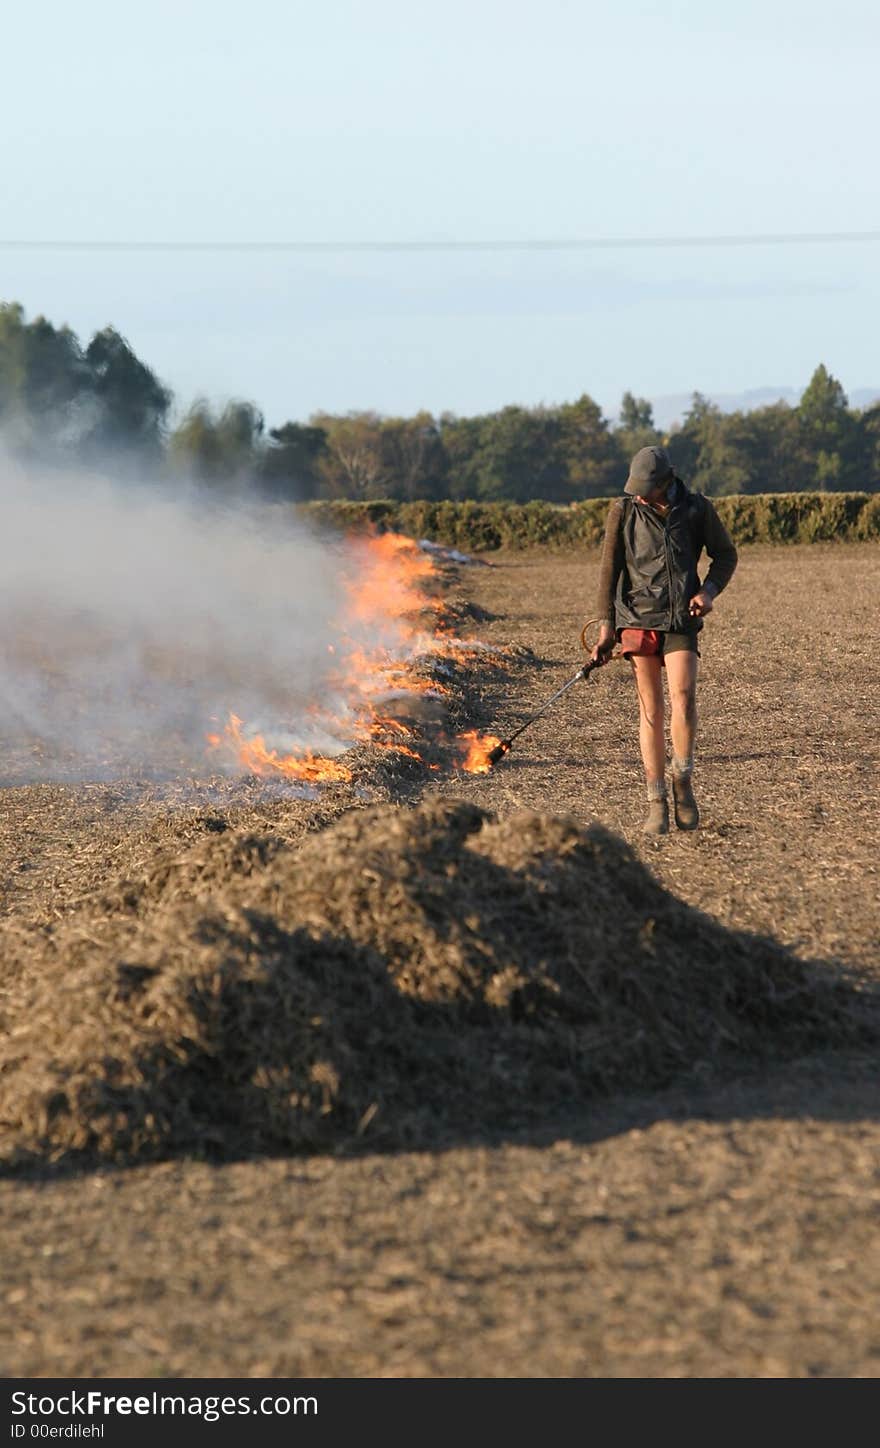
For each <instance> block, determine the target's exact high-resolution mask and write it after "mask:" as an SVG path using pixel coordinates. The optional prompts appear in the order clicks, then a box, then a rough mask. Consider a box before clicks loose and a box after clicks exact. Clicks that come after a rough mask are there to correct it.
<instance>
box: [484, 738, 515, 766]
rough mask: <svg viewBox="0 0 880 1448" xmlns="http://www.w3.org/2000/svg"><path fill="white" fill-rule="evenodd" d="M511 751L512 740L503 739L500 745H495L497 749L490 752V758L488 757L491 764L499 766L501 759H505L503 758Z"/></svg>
mask: <svg viewBox="0 0 880 1448" xmlns="http://www.w3.org/2000/svg"><path fill="white" fill-rule="evenodd" d="M509 749H510V740H509V739H502V741H501V743H500V744H496V745H495V748H494V749H492V750H490V752H489V756H488V761H489V764H497V763H498V761H499V759H503V758H504V756H505V754H507V752H508V750H509Z"/></svg>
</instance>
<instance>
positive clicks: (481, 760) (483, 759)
mask: <svg viewBox="0 0 880 1448" xmlns="http://www.w3.org/2000/svg"><path fill="white" fill-rule="evenodd" d="M455 742H456V744H457V745H458V747H459V748H460V750H461V752H462V754H463V755H464V758H463V759H462V760H461V761H460V762H459V764H458V768H459V769H464V770H466V772H467V773H468V774H488V773H489V770H490V769H491V768H492V764H491V762H490V759H489V755H490V754H491V753H492V750H493V749H497V748H498V745H499V744H500V743H501V740H500V739H499V738H498V736H497V734H478V733H477V731H476V729H468V730H467V732H466V733H464V734H459V735H458V737H457V739H456V741H455Z"/></svg>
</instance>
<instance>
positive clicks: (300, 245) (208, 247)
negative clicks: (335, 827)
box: [0, 231, 880, 254]
mask: <svg viewBox="0 0 880 1448" xmlns="http://www.w3.org/2000/svg"><path fill="white" fill-rule="evenodd" d="M876 241H880V231H797V232H794V231H792V232H757V233H755V234H754V235H739V236H737V235H719V236H614V237H612V236H609V237H604V236H595V237H581V238H566V237H550V238H537V239H533V240H527V241H497V240H496V241H205V240H201V241H97V240H94V239H92V240H82V241H74V240H54V241H47V240H45V239H36V238H33V239H30V240H27V239H25V238H21V239H18V240H16V239H12V238H10V239H2V238H0V251H31V252H59V251H69V252H219V253H226V252H228V253H234V252H239V253H247V252H263V253H270V252H278V253H285V252H288V253H306V254H307V253H332V252H336V253H342V252H416V253H417V252H437V251H443V252H541V251H615V250H618V251H622V250H626V249H629V250H650V249H654V250H661V249H664V248H668V249H672V248H676V247H681V248H683V247H745V246H815V245H824V246H829V245H839V244H841V243H852V242H876Z"/></svg>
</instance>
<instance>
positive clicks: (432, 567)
mask: <svg viewBox="0 0 880 1448" xmlns="http://www.w3.org/2000/svg"><path fill="white" fill-rule="evenodd" d="M346 546H347V553H348V568H347V576H346V578H345V602H344V607H343V609H342V611H341V615H340V617H339V618H338V619H337V620H336V627H337V629H338V636H337V638H336V640H335V642H333V643H331V644H328V646H327V653H328V655H329V658H328V665H329V668H330V673H329V674H328V676H327V681H326V690H325V695H326V697H325V698H324V699H322V700H321V701H315V702H313V703H312V704H310V705H309V706H308V710H307V712H308V714H309V717H310V719H312V720H313V721H314V722H315V723H316V724H317V725H318V726H319V727H320V728H321V730H322V731H323V732H324V733H325V734H328V735H330V736H331V737H332V738H334V739H337V740H338V741H339V743H340V749H342V748H345V747H346V746H347V745H350V744H353V743H356V742H359V741H360V742H364V743H368V744H371V745H373V746H375V747H378V748H381V749H385V750H393V751H396V752H397V753H399V754H402V755H406V756H409V757H410V758H413V759H421V758H422V755H421V753H420V752H419V748H418V736H417V733H416V732H415V731H414V730H412V729H410V728H408V727H407V726H406V725H405V724H403V723H402V722H401V721H400V720H399V719H397V718H395V717H393V713H392V706H391V701H392V700H393V699H395V698H397V699H400V698H401V697H405V696H406V695H407V694H409V695H421V696H423V697H430V696H433V697H436V698H443V697H446V696H448V695H449V694H450V693H451V691H450V690H449V689H448V688H447V687H445V686H444V685H443V684H440V683H437V682H435V680H433V679H431V678H424V677H420V676H419V675H418V673H416V672H415V669H414V665H415V663H416V661H417V660H418V659H419V658H420V657H422V658H423V657H424V656H425V655H433V656H437V655H444V656H445V657H447V658H449V657H453V656H454V657H455V658H457V659H459V660H461V661H462V662H465V661H467V662H471V661H472V660H476V659H479V660H480V662H481V663H489V662H496V661H497V656H498V655H499V654H501V653H503V652H504V651H503V650H493V649H487V648H486V646H485V645H481V644H474V643H463V642H462V641H461V640H459V639H456V638H451V637H450V636H449V634H448V633H439V632H438V626H439V624H440V620H441V618H442V615H443V612H444V608H443V604H442V602H440V601H439V600H438V599H436V598H432V597H430V596H429V595H428V593H427V592H426V587H425V585H426V584H427V583H428V582H430V581H431V580H432V579H435V578H436V577H437V570H436V564H435V561H434V560H433V558H431V557H429V556H427V555H426V553H425V552H424V551H423V550H421V549H420V548H419V546H418V544H417V543H415V542H414V541H413V540H412V539H411V538H404V537H403V536H402V535H400V534H396V533H382V534H378V535H372V536H369V537H366V538H354V539H349V540H348V541H347V545H346ZM331 701H332V703H331ZM403 740H406V741H407V742H406V743H404V742H403ZM208 743H209V745H210V746H211V748H212V749H216V750H223V751H224V752H225V753H227V754H228V755H231V757H232V759H233V760H234V762H235V763H236V764H237V765H238V766H239V767H240V768H242V769H247V770H250V771H251V772H252V773H254V774H258V775H266V774H273V775H282V776H284V777H286V778H288V779H298V780H307V781H309V782H316V783H322V782H326V781H335V780H348V779H350V778H351V770H350V769H348V768H347V767H346V766H345V765H343V764H340V763H338V762H337V761H336V760H335V759H332V758H328V757H326V756H324V755H320V754H315V753H314V752H313V751H312V750H310V749H306V748H303V749H302V750H301V751H299V752H297V753H295V754H281V753H279V751H278V750H277V749H273V748H271V747H270V746H269V744H267V742H266V740H265V738H264V737H263V736H262V735H261V734H256V735H254V736H252V737H246V735H245V732H244V725H243V723H242V720H241V719H240V718H239V717H238V716H237V715H235V714H230V716H229V722H228V723H227V724H226V726H225V728H224V729H223V732H222V733H221V734H212V735H209V736H208ZM455 743H456V747H457V748H458V749H459V751H460V752H461V753H462V754H463V756H464V757H463V759H462V760H461V763H460V765H459V766H458V767H460V768H462V769H465V770H468V771H469V772H471V773H477V774H481V773H486V772H488V770H489V768H490V765H489V763H488V762H487V756H488V754H489V753H490V751H491V750H492V749H493V748H494V747H495V746H496V745H497V744H498V743H500V741H499V740H498V739H495V738H494V737H493V736H491V735H486V736H483V737H482V738H481V737H480V736H478V735H477V734H476V731H473V730H472V731H470V733H468V734H464V735H461V736H459V738H458V739H457V740H456V741H455ZM429 767H430V768H431V769H435V770H436V769H437V768H438V766H437V765H436V764H433V763H432V764H430V765H429Z"/></svg>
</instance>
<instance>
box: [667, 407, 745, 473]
mask: <svg viewBox="0 0 880 1448" xmlns="http://www.w3.org/2000/svg"><path fill="white" fill-rule="evenodd" d="M726 421H727V420H726V419H725V417H724V414H723V413H722V411H721V409H720V407H718V405H717V404H716V403H714V402H712V401H710V399H709V398H708V397H704V396H703V394H702V393H701V392H695V393H694V394H693V397H692V399H691V405H690V408H689V409H688V411H687V413H686V414H685V418H684V422H683V423H682V426H681V427H680V428H678V429H676V431H675V432H673V434H672V435H671V437H670V439H669V457H670V460H671V462H672V465H673V467H674V468H675V470H676V472H678V473H680V474H681V475H682V476H683V477H684V479H685V481H686V483H687V485H688V487H690V488H694V489H696V491H697V492H700V493H713V494H715V495H719V494H725V493H742V492H746V491H747V490H748V480H749V471H748V467H747V465H746V463H745V461H744V459H743V458H742V457H741V456H740V455H739V453H738V450H737V449H736V447H735V446H733V445H732V438H731V437H730V435H729V434H728V431H727V426H726Z"/></svg>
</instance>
